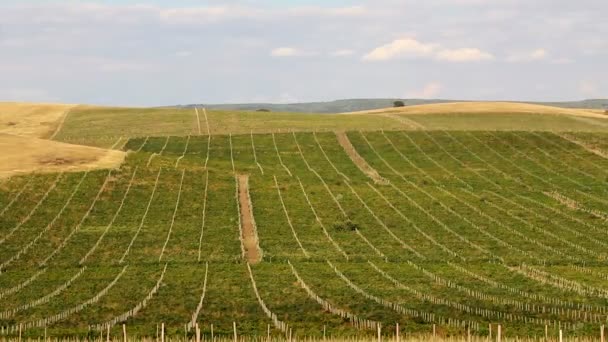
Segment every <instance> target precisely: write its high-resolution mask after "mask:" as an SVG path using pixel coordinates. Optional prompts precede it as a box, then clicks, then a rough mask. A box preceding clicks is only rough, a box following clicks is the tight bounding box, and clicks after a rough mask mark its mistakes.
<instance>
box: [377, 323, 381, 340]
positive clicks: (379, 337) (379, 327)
mask: <svg viewBox="0 0 608 342" xmlns="http://www.w3.org/2000/svg"><path fill="white" fill-rule="evenodd" d="M378 342H382V327H381V326H380V324H378Z"/></svg>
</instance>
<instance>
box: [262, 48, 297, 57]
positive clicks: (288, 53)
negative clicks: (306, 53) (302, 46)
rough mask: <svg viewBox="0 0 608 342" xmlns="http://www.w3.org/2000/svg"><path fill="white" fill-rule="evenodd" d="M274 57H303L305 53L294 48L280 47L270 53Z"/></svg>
mask: <svg viewBox="0 0 608 342" xmlns="http://www.w3.org/2000/svg"><path fill="white" fill-rule="evenodd" d="M270 55H271V56H272V57H297V56H302V55H303V52H302V51H300V50H298V49H296V48H292V47H280V48H276V49H274V50H272V51H270Z"/></svg>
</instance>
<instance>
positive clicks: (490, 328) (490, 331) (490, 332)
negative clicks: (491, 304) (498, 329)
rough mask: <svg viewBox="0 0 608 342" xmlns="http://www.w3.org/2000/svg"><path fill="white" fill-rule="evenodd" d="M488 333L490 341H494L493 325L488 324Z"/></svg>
mask: <svg viewBox="0 0 608 342" xmlns="http://www.w3.org/2000/svg"><path fill="white" fill-rule="evenodd" d="M488 331H489V335H488V341H491V340H492V323H490V324H488Z"/></svg>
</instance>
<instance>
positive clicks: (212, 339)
mask: <svg viewBox="0 0 608 342" xmlns="http://www.w3.org/2000/svg"><path fill="white" fill-rule="evenodd" d="M214 340H215V337H214V336H213V324H211V341H214Z"/></svg>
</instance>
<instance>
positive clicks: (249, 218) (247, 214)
mask: <svg viewBox="0 0 608 342" xmlns="http://www.w3.org/2000/svg"><path fill="white" fill-rule="evenodd" d="M238 181H239V183H238V184H239V210H240V214H241V233H242V234H243V236H242V237H241V241H242V243H243V247H244V248H245V257H246V258H247V262H248V263H250V264H257V263H258V262H260V261H261V259H262V252H261V250H260V245H259V240H258V232H257V229H256V225H255V219H254V217H253V207H252V205H251V198H250V197H249V175H238Z"/></svg>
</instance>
